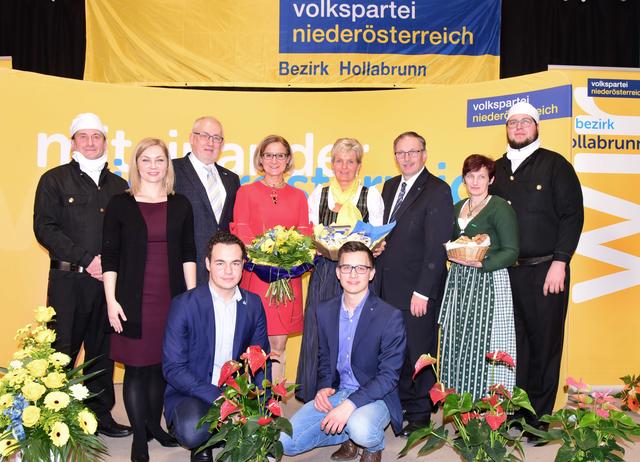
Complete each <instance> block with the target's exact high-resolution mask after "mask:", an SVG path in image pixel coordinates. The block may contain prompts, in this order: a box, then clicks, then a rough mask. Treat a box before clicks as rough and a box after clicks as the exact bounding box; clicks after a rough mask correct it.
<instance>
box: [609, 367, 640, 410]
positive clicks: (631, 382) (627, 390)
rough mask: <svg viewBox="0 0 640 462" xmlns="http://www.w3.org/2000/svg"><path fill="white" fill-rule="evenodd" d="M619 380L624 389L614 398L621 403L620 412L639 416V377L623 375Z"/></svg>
mask: <svg viewBox="0 0 640 462" xmlns="http://www.w3.org/2000/svg"><path fill="white" fill-rule="evenodd" d="M620 380H622V381H623V382H624V388H623V389H622V391H620V392H619V393H616V394H615V395H614V396H615V397H616V398H618V399H620V401H621V402H622V410H623V411H629V412H636V413H639V414H640V404H638V398H640V375H638V376H635V375H625V376H624V377H620Z"/></svg>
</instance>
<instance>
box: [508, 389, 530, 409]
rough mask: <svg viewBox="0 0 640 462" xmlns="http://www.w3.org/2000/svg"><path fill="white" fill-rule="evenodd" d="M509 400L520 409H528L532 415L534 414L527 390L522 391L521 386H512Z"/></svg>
mask: <svg viewBox="0 0 640 462" xmlns="http://www.w3.org/2000/svg"><path fill="white" fill-rule="evenodd" d="M511 402H512V403H513V404H514V405H516V406H518V407H520V408H522V409H526V410H528V411H529V412H531V413H532V414H533V415H535V414H536V411H535V410H534V409H533V406H531V401H530V400H529V395H527V392H526V391H524V390H523V389H522V388H518V387H514V389H513V395H512V397H511Z"/></svg>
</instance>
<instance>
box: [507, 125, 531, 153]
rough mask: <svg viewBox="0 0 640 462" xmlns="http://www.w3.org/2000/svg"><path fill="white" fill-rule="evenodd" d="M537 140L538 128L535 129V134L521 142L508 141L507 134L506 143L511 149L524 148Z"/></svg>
mask: <svg viewBox="0 0 640 462" xmlns="http://www.w3.org/2000/svg"><path fill="white" fill-rule="evenodd" d="M537 139H538V128H537V127H536V132H535V133H534V134H533V135H532V136H531V137H529V138H526V139H524V140H523V141H516V140H512V139H510V138H509V134H508V133H507V143H509V146H510V147H511V149H522V148H526V147H527V146H529V145H530V144H531V143H533V142H534V141H535V140H537Z"/></svg>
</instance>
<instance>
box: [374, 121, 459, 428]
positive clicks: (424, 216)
mask: <svg viewBox="0 0 640 462" xmlns="http://www.w3.org/2000/svg"><path fill="white" fill-rule="evenodd" d="M393 148H394V149H393V150H394V155H395V159H396V163H397V164H398V167H399V168H400V172H401V173H402V174H401V175H398V176H396V177H394V178H391V179H390V180H387V181H386V182H385V184H384V187H383V189H382V199H383V200H384V222H385V223H391V222H395V223H396V226H395V228H394V229H393V231H391V233H390V234H389V235H388V236H387V238H386V242H387V246H386V250H385V251H384V252H383V253H382V255H380V256H379V257H378V260H377V262H376V272H377V273H376V285H377V286H378V287H379V289H380V297H381V298H382V299H383V300H384V301H385V302H387V303H390V304H391V305H393V306H395V307H397V308H398V309H400V310H401V311H402V314H403V316H404V322H405V326H406V330H407V354H406V355H405V362H404V366H403V368H402V373H401V374H400V399H401V400H402V408H403V409H404V411H405V418H406V420H407V425H406V426H405V427H404V428H403V429H402V435H403V436H408V435H409V434H410V433H411V432H412V431H415V430H417V429H419V428H421V427H425V426H427V425H428V424H429V421H430V420H431V410H432V403H431V401H430V400H429V390H430V389H431V387H432V386H433V384H434V383H435V375H434V374H433V372H432V371H430V370H424V371H422V372H421V373H420V374H418V375H417V376H416V378H415V380H413V377H412V376H413V366H414V364H415V362H416V360H417V359H418V358H419V357H420V355H421V354H422V353H431V354H432V355H434V356H435V354H436V350H437V340H438V334H437V333H438V326H437V320H438V311H439V308H440V302H441V298H442V293H443V289H444V284H445V280H446V277H447V268H446V261H447V256H446V253H445V250H444V245H443V244H444V243H445V242H447V241H448V240H449V238H450V237H451V233H452V232H453V198H452V197H451V189H450V188H449V185H448V184H447V183H445V182H444V181H442V180H441V179H439V178H437V177H436V176H434V175H433V174H432V173H430V172H429V170H427V168H426V166H425V163H426V161H427V150H426V142H425V139H424V138H423V137H422V136H420V135H419V134H418V133H416V132H405V133H401V134H400V135H398V137H397V138H396V139H395V141H394V142H393Z"/></svg>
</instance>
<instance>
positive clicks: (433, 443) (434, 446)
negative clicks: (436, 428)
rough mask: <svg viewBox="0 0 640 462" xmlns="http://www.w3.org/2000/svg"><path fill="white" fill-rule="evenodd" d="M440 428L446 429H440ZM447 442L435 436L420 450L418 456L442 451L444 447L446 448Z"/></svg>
mask: <svg viewBox="0 0 640 462" xmlns="http://www.w3.org/2000/svg"><path fill="white" fill-rule="evenodd" d="M440 428H444V427H440ZM446 442H447V440H446V439H445V438H436V437H435V436H432V437H430V438H428V439H427V442H426V443H425V444H424V446H422V447H421V448H420V450H419V451H418V455H419V456H424V455H426V454H428V453H430V452H432V451H436V450H438V449H440V448H441V447H442V446H444V445H445V443H446Z"/></svg>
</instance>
